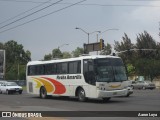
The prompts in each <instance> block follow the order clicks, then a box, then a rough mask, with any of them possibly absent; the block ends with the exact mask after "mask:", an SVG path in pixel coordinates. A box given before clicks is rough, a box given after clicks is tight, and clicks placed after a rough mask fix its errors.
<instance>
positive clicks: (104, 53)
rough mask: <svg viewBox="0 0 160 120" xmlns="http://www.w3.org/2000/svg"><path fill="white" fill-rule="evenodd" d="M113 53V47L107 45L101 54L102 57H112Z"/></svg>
mask: <svg viewBox="0 0 160 120" xmlns="http://www.w3.org/2000/svg"><path fill="white" fill-rule="evenodd" d="M111 52H112V47H111V45H110V44H109V43H107V45H105V47H104V50H102V51H101V52H100V55H110V54H111Z"/></svg>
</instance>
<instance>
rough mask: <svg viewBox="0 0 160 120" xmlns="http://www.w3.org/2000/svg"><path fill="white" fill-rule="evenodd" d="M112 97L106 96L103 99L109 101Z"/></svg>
mask: <svg viewBox="0 0 160 120" xmlns="http://www.w3.org/2000/svg"><path fill="white" fill-rule="evenodd" d="M110 99H111V98H110V97H106V98H103V101H104V102H108V101H109V100H110Z"/></svg>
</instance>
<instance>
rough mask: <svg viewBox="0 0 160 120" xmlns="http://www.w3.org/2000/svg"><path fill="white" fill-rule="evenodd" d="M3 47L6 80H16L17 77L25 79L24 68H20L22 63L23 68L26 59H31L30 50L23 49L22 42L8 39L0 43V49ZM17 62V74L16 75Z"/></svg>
mask: <svg viewBox="0 0 160 120" xmlns="http://www.w3.org/2000/svg"><path fill="white" fill-rule="evenodd" d="M2 48H3V49H5V51H6V74H5V78H6V80H9V79H10V80H16V79H19V78H23V79H25V78H26V77H25V69H21V66H22V65H23V66H24V68H25V66H26V64H27V62H28V61H30V60H31V53H30V51H28V50H27V51H25V50H24V48H23V45H22V44H18V43H17V42H16V41H14V40H10V41H8V42H6V43H4V44H3V43H0V49H2ZM18 64H19V71H20V73H19V76H18Z"/></svg>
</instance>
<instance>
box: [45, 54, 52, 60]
mask: <svg viewBox="0 0 160 120" xmlns="http://www.w3.org/2000/svg"><path fill="white" fill-rule="evenodd" d="M51 59H52V54H50V53H49V54H47V55H45V56H44V60H51Z"/></svg>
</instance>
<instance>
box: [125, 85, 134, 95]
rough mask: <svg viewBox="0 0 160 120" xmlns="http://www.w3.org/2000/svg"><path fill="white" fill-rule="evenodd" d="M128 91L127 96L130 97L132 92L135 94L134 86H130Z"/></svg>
mask: <svg viewBox="0 0 160 120" xmlns="http://www.w3.org/2000/svg"><path fill="white" fill-rule="evenodd" d="M127 89H128V92H127V95H126V96H125V97H129V96H130V95H131V94H133V88H132V87H128V88H127Z"/></svg>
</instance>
